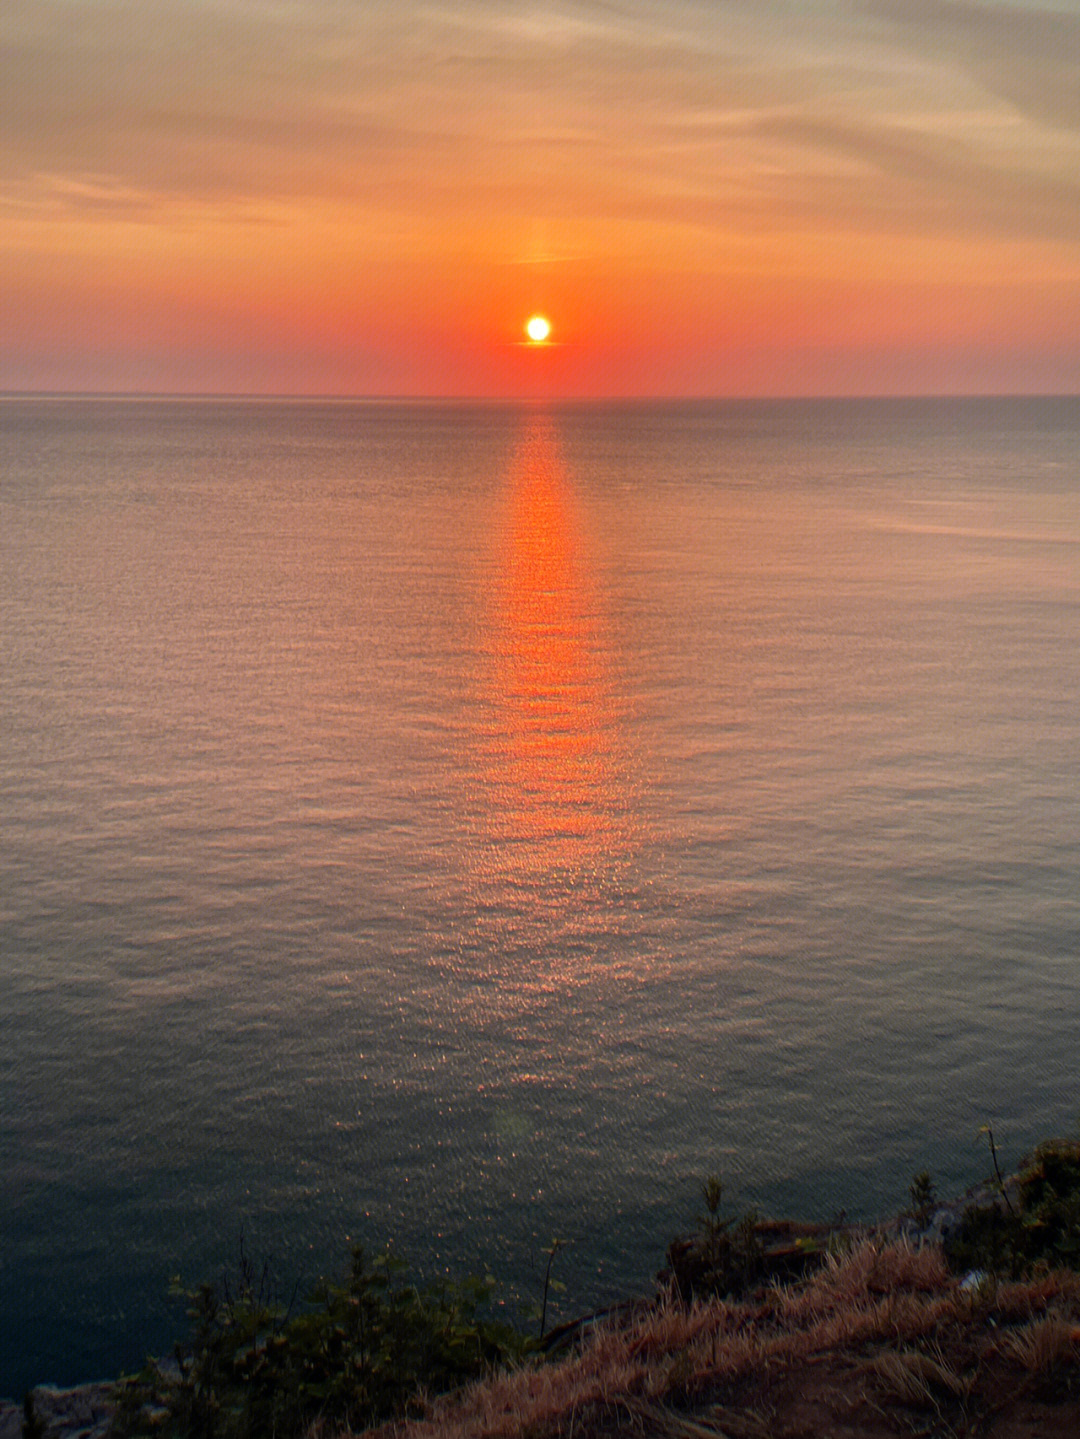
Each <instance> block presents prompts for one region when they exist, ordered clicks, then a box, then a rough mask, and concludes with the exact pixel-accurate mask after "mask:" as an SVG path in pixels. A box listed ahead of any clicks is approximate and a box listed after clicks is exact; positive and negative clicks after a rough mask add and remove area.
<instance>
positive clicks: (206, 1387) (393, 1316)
mask: <svg viewBox="0 0 1080 1439" xmlns="http://www.w3.org/2000/svg"><path fill="white" fill-rule="evenodd" d="M989 1138H990V1146H991V1153H992V1155H993V1158H994V1167H995V1175H996V1181H995V1182H991V1183H990V1184H989V1185H987V1186H984V1187H983V1189H982V1191H981V1192H980V1193H979V1194H977V1195H976V1196H975V1198H974V1199H972V1200H971V1202H969V1203H968V1204H966V1205H965V1206H963V1207H962V1217H961V1218H960V1220H959V1222H958V1223H957V1224H955V1225H954V1226H953V1227H952V1231H951V1232H949V1233H947V1234H946V1235H945V1242H944V1245H942V1244H939V1243H929V1242H927V1243H924V1242H923V1241H922V1240H921V1239H920V1238H919V1237H918V1236H917V1235H916V1237H915V1239H914V1242H913V1241H912V1239H911V1238H907V1239H902V1240H900V1241H893V1242H891V1243H886V1242H885V1241H884V1240H883V1239H882V1237H881V1236H880V1235H874V1234H867V1233H863V1234H861V1235H860V1234H858V1233H856V1232H854V1231H851V1230H847V1231H836V1232H834V1233H833V1234H832V1235H831V1236H830V1235H829V1233H828V1232H827V1231H826V1230H825V1229H824V1228H823V1227H822V1226H807V1225H802V1226H800V1225H792V1224H777V1223H768V1222H765V1221H761V1220H759V1219H758V1218H757V1217H756V1216H755V1215H746V1216H743V1217H742V1218H741V1219H738V1220H737V1219H736V1218H735V1217H734V1216H730V1217H729V1216H726V1215H724V1214H722V1213H721V1197H722V1187H721V1185H720V1183H719V1180H718V1179H716V1178H710V1180H709V1181H708V1182H707V1183H706V1186H705V1190H704V1199H705V1213H704V1214H703V1216H702V1217H701V1219H700V1221H699V1226H698V1233H697V1234H696V1236H694V1238H693V1239H691V1240H687V1241H682V1242H681V1244H680V1243H676V1244H673V1245H672V1246H671V1249H670V1250H669V1258H670V1259H671V1261H672V1269H671V1271H670V1273H669V1276H668V1283H667V1284H666V1286H664V1287H663V1288H662V1291H661V1293H660V1295H659V1297H658V1298H657V1299H656V1300H655V1301H653V1302H651V1303H647V1304H646V1303H642V1304H640V1305H638V1306H636V1307H632V1308H627V1309H624V1310H623V1311H621V1312H620V1313H619V1314H618V1315H615V1316H612V1317H610V1318H609V1319H608V1320H606V1321H602V1322H597V1323H593V1324H581V1325H578V1326H567V1327H566V1329H565V1331H564V1332H563V1333H562V1334H561V1335H558V1336H555V1337H556V1338H557V1339H559V1340H560V1341H561V1342H560V1343H556V1344H552V1343H551V1342H550V1339H551V1337H552V1336H549V1342H547V1343H543V1342H541V1341H540V1340H539V1339H538V1337H537V1336H536V1335H526V1334H524V1333H523V1332H522V1331H521V1330H520V1329H518V1328H515V1327H512V1326H510V1325H509V1324H507V1323H505V1322H503V1321H502V1320H500V1319H498V1318H496V1317H493V1315H492V1313H491V1309H490V1303H489V1301H490V1299H491V1292H492V1287H493V1284H492V1281H491V1279H490V1277H484V1278H470V1279H467V1280H465V1281H463V1282H461V1283H458V1284H447V1283H444V1284H439V1285H431V1286H426V1287H421V1286H418V1285H416V1284H414V1283H412V1282H410V1280H409V1278H408V1274H407V1271H406V1269H405V1266H404V1264H403V1263H402V1262H401V1261H400V1260H398V1259H397V1258H395V1257H394V1255H393V1254H392V1253H391V1252H390V1251H386V1252H384V1253H382V1254H378V1255H375V1256H374V1257H368V1256H367V1255H366V1254H365V1253H364V1251H363V1250H361V1249H356V1250H354V1251H353V1257H352V1264H351V1267H350V1270H349V1273H348V1275H347V1276H346V1278H345V1279H344V1280H343V1281H341V1282H339V1283H326V1282H324V1283H320V1285H318V1286H317V1288H316V1290H315V1292H314V1293H313V1294H311V1295H309V1296H308V1297H307V1300H306V1302H304V1303H302V1304H299V1305H298V1304H297V1303H296V1296H295V1295H294V1296H293V1297H292V1299H291V1300H290V1302H289V1303H288V1304H285V1303H283V1302H282V1301H281V1300H280V1299H279V1298H278V1297H277V1296H276V1295H275V1294H273V1293H272V1286H271V1285H270V1283H269V1278H268V1275H267V1274H266V1272H265V1271H262V1272H260V1273H256V1272H255V1270H254V1269H253V1267H252V1266H251V1265H250V1264H249V1263H248V1262H247V1260H246V1258H245V1256H244V1255H243V1253H242V1254H241V1261H240V1266H239V1270H238V1273H237V1274H236V1275H234V1276H232V1277H230V1278H228V1279H223V1280H221V1281H220V1282H219V1283H217V1284H203V1285H201V1286H200V1287H199V1288H198V1289H196V1290H194V1291H193V1292H191V1293H190V1294H189V1295H188V1301H189V1311H188V1312H189V1315H190V1318H191V1321H192V1331H191V1336H190V1338H189V1341H188V1342H187V1344H186V1345H183V1346H180V1347H178V1350H177V1355H176V1362H175V1364H174V1365H172V1366H162V1365H160V1364H156V1363H151V1364H148V1366H147V1367H146V1369H145V1370H144V1371H143V1372H142V1373H141V1374H139V1375H137V1376H134V1377H131V1378H128V1379H125V1380H123V1381H122V1382H121V1383H120V1385H119V1386H118V1388H117V1412H116V1419H115V1426H114V1430H115V1433H116V1434H117V1436H121V1439H137V1436H144V1435H151V1434H152V1435H158V1436H162V1439H264V1436H279V1439H289V1436H302V1435H305V1434H315V1433H317V1434H318V1435H321V1436H325V1439H329V1436H332V1435H337V1434H341V1433H346V1432H350V1433H358V1432H359V1431H361V1430H367V1429H369V1428H371V1426H373V1425H378V1424H386V1423H387V1422H390V1423H391V1424H392V1425H393V1426H395V1427H394V1428H393V1431H392V1432H394V1433H400V1434H401V1435H403V1436H404V1435H408V1436H410V1439H435V1436H439V1439H454V1436H462V1439H464V1436H466V1435H468V1436H471V1439H481V1436H485V1435H488V1436H491V1439H502V1436H510V1435H522V1434H529V1435H531V1436H533V1439H555V1436H564V1435H569V1434H570V1433H573V1434H575V1435H582V1436H588V1435H592V1434H596V1435H607V1434H618V1433H623V1432H626V1433H630V1432H634V1433H636V1434H642V1433H646V1434H656V1435H666V1436H670V1439H680V1436H684V1439H694V1436H696V1439H703V1436H705V1435H711V1434H716V1435H723V1434H726V1435H729V1436H731V1439H760V1435H761V1434H764V1433H766V1432H768V1433H770V1434H772V1435H774V1436H776V1439H779V1436H781V1435H783V1434H784V1433H786V1432H788V1430H787V1429H785V1428H784V1424H785V1423H787V1421H788V1419H790V1421H791V1425H792V1426H793V1427H791V1428H790V1432H791V1433H793V1434H794V1433H797V1432H803V1433H808V1432H830V1433H831V1432H834V1430H835V1432H841V1431H840V1430H839V1429H837V1428H836V1425H837V1423H838V1422H839V1421H838V1420H837V1419H836V1415H835V1414H833V1418H832V1419H830V1420H829V1421H828V1422H829V1424H832V1425H833V1428H829V1427H828V1426H827V1425H826V1427H825V1428H822V1429H820V1431H815V1430H814V1429H813V1427H812V1424H813V1423H819V1424H825V1422H826V1417H827V1412H831V1411H830V1409H829V1406H830V1405H833V1406H834V1408H835V1406H836V1405H837V1404H839V1405H840V1407H841V1408H843V1405H844V1404H847V1406H848V1409H849V1410H850V1414H849V1416H848V1417H849V1418H850V1419H851V1423H852V1425H854V1426H855V1427H851V1428H849V1430H848V1431H846V1432H850V1434H852V1435H853V1436H855V1435H857V1436H871V1435H879V1434H880V1435H886V1434H892V1433H894V1432H895V1433H900V1432H907V1433H910V1432H912V1431H911V1423H912V1422H913V1416H915V1418H917V1417H918V1416H919V1415H920V1414H922V1415H923V1416H924V1417H925V1416H927V1415H932V1416H934V1424H936V1425H937V1429H936V1430H935V1432H940V1433H942V1434H947V1433H955V1434H961V1433H967V1432H974V1430H973V1429H971V1427H970V1426H971V1425H972V1424H974V1423H975V1421H976V1419H977V1420H978V1422H979V1423H980V1424H982V1425H983V1428H982V1429H981V1430H980V1432H985V1433H988V1434H991V1433H997V1432H1000V1433H1002V1434H1003V1435H1004V1434H1006V1433H1008V1434H1010V1435H1014V1436H1015V1435H1019V1434H1022V1433H1025V1432H1027V1431H1024V1430H1023V1429H1015V1430H1006V1429H1000V1430H995V1429H994V1427H993V1425H994V1423H996V1422H997V1420H998V1419H1000V1416H1001V1415H1002V1414H1004V1413H1005V1412H1006V1410H1008V1412H1009V1413H1011V1414H1015V1413H1016V1412H1018V1410H1017V1405H1018V1404H1020V1403H1021V1402H1022V1403H1025V1404H1027V1405H1028V1406H1029V1408H1030V1406H1032V1405H1036V1406H1037V1405H1039V1404H1042V1405H1043V1406H1044V1407H1046V1405H1049V1406H1050V1409H1051V1410H1054V1413H1057V1414H1058V1417H1059V1418H1062V1421H1063V1422H1064V1418H1065V1416H1066V1410H1065V1409H1063V1408H1062V1406H1063V1405H1064V1406H1066V1407H1067V1406H1068V1405H1074V1412H1072V1419H1071V1420H1070V1422H1072V1423H1073V1424H1074V1427H1073V1428H1072V1429H1062V1430H1061V1431H1060V1432H1061V1433H1062V1434H1064V1433H1072V1434H1075V1433H1077V1432H1080V1370H1078V1368H1077V1364H1076V1352H1077V1351H1076V1346H1077V1343H1078V1341H1080V1277H1078V1275H1077V1273H1076V1272H1075V1271H1076V1270H1077V1269H1078V1268H1080V1143H1074V1142H1066V1141H1056V1142H1054V1143H1050V1144H1045V1145H1042V1146H1040V1148H1039V1149H1038V1150H1036V1151H1035V1153H1034V1154H1033V1155H1032V1156H1031V1157H1030V1159H1029V1160H1028V1161H1026V1163H1025V1164H1024V1165H1023V1167H1022V1168H1021V1171H1020V1172H1019V1174H1018V1175H1017V1176H1016V1177H1015V1178H1014V1179H1012V1180H1010V1181H1008V1182H1006V1181H1005V1180H1003V1179H1002V1176H1001V1173H1000V1170H999V1169H998V1168H997V1155H996V1150H995V1149H994V1147H993V1136H992V1135H990V1136H989ZM910 1192H911V1200H912V1204H911V1209H910V1210H909V1211H908V1213H909V1217H910V1218H911V1220H912V1221H913V1222H914V1223H915V1224H916V1226H919V1227H921V1228H923V1229H925V1228H926V1227H927V1226H928V1225H929V1224H930V1222H931V1220H932V1218H933V1216H934V1214H935V1212H936V1196H935V1195H934V1190H933V1183H932V1180H931V1179H930V1176H929V1175H927V1174H925V1173H924V1174H920V1175H917V1176H916V1178H915V1181H914V1182H913V1184H912V1186H911V1191H910ZM552 1254H554V1250H553V1251H552ZM545 1300H546V1294H545ZM797 1374H801V1375H802V1378H801V1379H800V1380H799V1382H798V1383H797V1384H796V1383H795V1379H794V1376H796V1375H797ZM815 1395H816V1396H817V1397H816V1398H814V1397H813V1396H815ZM855 1396H860V1397H859V1398H858V1403H856V1402H855ZM814 1405H817V1410H816V1411H815V1414H814V1415H813V1416H810V1417H808V1416H809V1415H810V1409H812V1408H813V1406H814ZM1055 1405H1056V1406H1057V1409H1056V1410H1055V1409H1054V1406H1055ZM852 1406H854V1407H852ZM860 1406H861V1408H860ZM856 1409H858V1410H859V1412H860V1414H861V1415H862V1418H861V1419H859V1418H858V1417H857V1416H856V1413H855V1411H856ZM803 1411H805V1413H804V1412H803ZM1059 1411H1060V1412H1059ZM837 1412H839V1411H837ZM1048 1412H1049V1411H1048ZM1054 1413H1050V1417H1049V1418H1048V1417H1047V1414H1043V1415H1042V1418H1041V1419H1040V1420H1039V1423H1040V1424H1041V1425H1042V1427H1041V1428H1039V1429H1033V1430H1031V1431H1030V1432H1032V1433H1036V1432H1038V1433H1040V1434H1042V1435H1045V1436H1046V1439H1051V1436H1053V1435H1055V1434H1056V1433H1057V1432H1058V1430H1057V1429H1055V1428H1054V1427H1053V1426H1054V1423H1056V1420H1055V1419H1054ZM770 1414H771V1415H772V1418H771V1419H770V1418H768V1416H769V1415H770ZM800 1414H801V1415H802V1418H800V1417H799V1416H800ZM785 1415H786V1417H785ZM875 1415H876V1416H877V1417H876V1418H873V1424H877V1425H878V1427H877V1428H874V1427H872V1424H871V1422H870V1421H871V1418H872V1416H875ZM763 1416H764V1417H763ZM995 1416H997V1418H995ZM894 1420H895V1423H896V1424H899V1425H900V1426H901V1427H900V1428H890V1427H888V1425H889V1424H892V1423H893V1421H894ZM845 1422H847V1421H845ZM798 1423H803V1424H804V1427H803V1429H802V1430H801V1431H800V1430H799V1429H798ZM860 1424H861V1426H862V1427H859V1425H860ZM904 1424H907V1425H908V1428H907V1429H906V1430H905V1429H903V1425H904ZM768 1425H771V1426H772V1427H771V1428H769V1427H768ZM808 1425H809V1426H811V1427H807V1426H808ZM867 1425H870V1427H867ZM695 1426H696V1427H695ZM755 1426H757V1427H755ZM763 1426H764V1427H763ZM882 1426H885V1427H882ZM965 1426H966V1427H965ZM385 1432H387V1433H389V1432H391V1431H390V1430H387V1431H385ZM924 1432H927V1433H928V1432H930V1430H925V1431H924Z"/></svg>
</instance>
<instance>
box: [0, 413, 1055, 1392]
mask: <svg viewBox="0 0 1080 1439" xmlns="http://www.w3.org/2000/svg"><path fill="white" fill-rule="evenodd" d="M0 477H2V478H0V654H2V656H3V661H2V662H3V685H2V688H0V974H2V979H3V985H2V995H3V1001H2V1005H0V1212H2V1214H3V1216H4V1220H3V1246H2V1250H0V1393H8V1394H18V1393H19V1392H21V1390H22V1388H23V1387H25V1386H26V1385H28V1384H31V1383H36V1382H41V1381H43V1380H52V1381H57V1382H61V1383H68V1382H76V1381H79V1380H84V1379H92V1378H99V1377H102V1376H103V1375H106V1376H107V1375H111V1374H114V1373H116V1372H118V1371H119V1370H120V1369H121V1368H122V1367H128V1368H131V1367H134V1366H136V1365H138V1364H139V1363H140V1362H141V1360H142V1358H143V1356H144V1355H145V1354H146V1353H147V1352H155V1351H163V1350H167V1349H168V1348H170V1346H171V1343H172V1340H173V1339H174V1338H175V1337H176V1335H177V1334H178V1333H179V1332H180V1330H181V1329H182V1327H183V1317H182V1308H181V1306H178V1305H177V1304H176V1303H175V1302H173V1301H170V1300H169V1298H168V1295H167V1289H168V1283H169V1279H170V1276H172V1275H173V1274H176V1273H180V1274H182V1275H184V1276H185V1278H187V1279H189V1280H191V1281H195V1280H198V1279H200V1278H203V1277H206V1276H208V1275H211V1274H213V1273H214V1272H215V1270H216V1269H217V1268H219V1267H220V1266H221V1265H222V1264H224V1263H226V1262H228V1261H230V1260H232V1259H234V1258H235V1256H236V1252H237V1244H238V1237H239V1234H240V1232H241V1229H242V1230H243V1233H244V1236H245V1243H246V1247H247V1249H248V1250H249V1252H252V1253H254V1254H256V1255H258V1256H259V1257H260V1258H261V1257H263V1256H266V1257H269V1258H270V1259H271V1260H272V1262H273V1264H274V1267H275V1269H276V1271H277V1272H278V1273H279V1274H280V1275H281V1276H282V1280H283V1283H284V1284H285V1286H286V1288H288V1289H290V1290H291V1287H292V1284H293V1282H294V1281H295V1280H296V1279H301V1281H302V1280H303V1279H304V1278H305V1277H306V1278H312V1277H314V1276H315V1275H317V1274H318V1273H320V1272H335V1271H338V1270H340V1269H341V1268H343V1266H344V1264H345V1261H346V1258H347V1245H348V1243H349V1241H350V1240H361V1241H363V1242H364V1243H366V1244H369V1245H372V1246H378V1245H380V1244H382V1243H384V1242H386V1241H387V1240H389V1239H393V1240H394V1241H395V1243H396V1244H397V1245H398V1246H399V1247H400V1249H401V1251H402V1252H403V1253H404V1254H405V1255H406V1256H407V1257H409V1258H410V1259H411V1260H412V1261H413V1263H414V1265H415V1266H416V1267H417V1268H418V1270H419V1271H420V1272H421V1273H422V1274H424V1275H427V1276H433V1275H435V1274H438V1273H441V1272H446V1271H449V1272H450V1273H452V1274H456V1275H460V1274H463V1273H465V1272H467V1271H469V1270H475V1269H477V1268H480V1267H482V1266H483V1265H484V1264H485V1263H486V1264H488V1265H490V1266H491V1268H492V1269H493V1271H494V1272H495V1273H496V1275H497V1276H498V1277H500V1278H501V1279H503V1280H504V1281H505V1283H506V1286H507V1288H508V1289H509V1290H510V1291H511V1292H512V1293H516V1294H520V1295H521V1296H522V1297H523V1298H524V1299H526V1300H535V1299H536V1298H537V1297H538V1294H539V1291H540V1287H541V1284H542V1275H543V1265H544V1262H545V1257H544V1255H543V1252H542V1251H543V1249H544V1247H545V1246H546V1245H547V1244H548V1242H549V1241H550V1239H551V1238H552V1237H553V1236H555V1235H558V1236H560V1237H562V1238H565V1239H568V1240H571V1241H573V1242H572V1245H571V1247H570V1248H568V1249H567V1250H566V1251H565V1252H564V1253H563V1254H560V1257H559V1261H558V1262H559V1264H560V1266H561V1268H562V1278H563V1280H564V1281H565V1282H566V1284H567V1293H566V1294H565V1296H563V1299H562V1303H563V1307H564V1311H566V1312H572V1311H579V1310H582V1309H585V1308H587V1307H589V1306H591V1305H595V1304H599V1303H602V1302H604V1301H605V1300H609V1299H611V1298H613V1297H616V1296H618V1295H621V1294H623V1293H624V1292H626V1291H627V1290H632V1289H634V1288H635V1287H647V1286H648V1284H649V1281H650V1278H651V1276H652V1274H653V1273H654V1272H655V1271H656V1269H657V1268H659V1266H660V1264H661V1262H662V1259H663V1250H664V1246H665V1244H666V1241H667V1240H668V1239H669V1238H670V1237H671V1236H672V1235H673V1234H674V1233H675V1232H677V1231H678V1230H680V1229H685V1228H687V1227H688V1226H689V1225H691V1224H692V1222H693V1219H694V1217H695V1216H696V1214H697V1213H698V1211H699V1208H700V1205H699V1200H698V1189H699V1185H700V1181H701V1179H702V1177H703V1176H704V1174H705V1173H706V1172H707V1171H708V1170H710V1169H720V1170H722V1172H723V1175H724V1178H725V1184H726V1189H727V1194H728V1196H729V1198H730V1202H731V1206H732V1207H733V1208H745V1207H748V1206H750V1205H755V1206H757V1207H758V1208H759V1209H760V1210H761V1211H763V1212H770V1211H771V1212H774V1213H780V1212H797V1213H799V1214H800V1215H805V1216H807V1217H828V1216H829V1215H830V1214H832V1213H835V1212H836V1210H838V1209H839V1208H840V1207H841V1206H843V1207H845V1208H846V1209H847V1210H848V1212H849V1214H861V1215H864V1216H867V1217H870V1216H873V1215H876V1214H883V1213H886V1212H891V1211H893V1210H895V1209H896V1208H897V1207H899V1205H901V1204H902V1203H903V1202H904V1201H905V1199H906V1191H907V1185H908V1183H909V1181H910V1178H911V1175H912V1173H913V1172H914V1171H915V1170H917V1169H922V1168H929V1169H931V1170H932V1171H933V1173H934V1175H935V1178H936V1179H937V1182H938V1187H939V1189H940V1190H942V1191H943V1192H944V1191H946V1190H948V1189H950V1188H951V1187H957V1188H959V1187H962V1186H964V1185H966V1184H967V1183H969V1182H971V1181H973V1180H974V1179H976V1178H979V1177H981V1176H982V1173H983V1171H984V1169H985V1167H986V1157H985V1153H984V1152H983V1151H981V1150H980V1148H979V1143H978V1141H977V1138H976V1131H977V1130H978V1127H979V1125H980V1124H983V1123H985V1122H987V1121H992V1122H993V1123H994V1125H995V1132H996V1134H997V1137H998V1141H999V1147H1000V1148H1001V1150H1002V1152H1003V1155H1004V1157H1005V1158H1006V1159H1007V1160H1008V1159H1015V1158H1018V1157H1019V1155H1020V1153H1021V1152H1022V1150H1023V1148H1024V1147H1025V1146H1026V1145H1030V1144H1031V1143H1032V1142H1034V1141H1035V1140H1036V1139H1038V1138H1040V1137H1042V1136H1043V1135H1044V1134H1047V1133H1050V1132H1053V1131H1062V1130H1072V1129H1073V1128H1075V1124H1076V1121H1077V1117H1078V1113H1080V1103H1078V1100H1077V1091H1076V1087H1075V1082H1074V1068H1075V1053H1076V1036H1077V1033H1078V1028H1077V1026H1078V1020H1080V982H1078V956H1080V899H1078V896H1080V779H1078V767H1077V759H1076V756H1077V755H1078V754H1080V720H1078V718H1077V715H1078V707H1077V704H1076V695H1077V694H1078V693H1080V400H1077V399H1075V398H1073V399H1058V400H1030V399H1023V400H1021V399H1015V400H991V399H983V400H935V401H880V402H877V401H861V402H841V401H826V402H809V401H807V402H757V403H734V402H698V403H687V404H670V403H662V404H661V403H657V404H633V405H612V404H605V405H600V404H597V405H567V406H555V407H548V408H539V407H523V406H513V405H487V406H484V405H464V404H461V405H439V404H419V403H408V404H405V403H403V404H382V403H363V404H360V403H357V404H353V403H343V402H337V403H335V402H327V403H317V402H259V403H255V402H252V403H248V402H224V401H145V400H144V401H109V400H94V401H91V400H84V401H74V400H60V399H52V400H47V399H40V400H35V399H18V398H8V399H5V400H2V401H0Z"/></svg>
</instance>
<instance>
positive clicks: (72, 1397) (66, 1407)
mask: <svg viewBox="0 0 1080 1439" xmlns="http://www.w3.org/2000/svg"><path fill="white" fill-rule="evenodd" d="M111 1421H112V1385H111V1384H79V1385H77V1386H76V1387H75V1388H74V1389H57V1388H56V1387H55V1385H52V1384H39V1385H38V1387H37V1388H36V1389H31V1391H30V1394H29V1399H28V1402H27V1404H26V1405H22V1404H3V1403H0V1439H23V1436H24V1435H32V1436H34V1439H106V1436H107V1435H108V1433H109V1425H110V1423H111Z"/></svg>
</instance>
